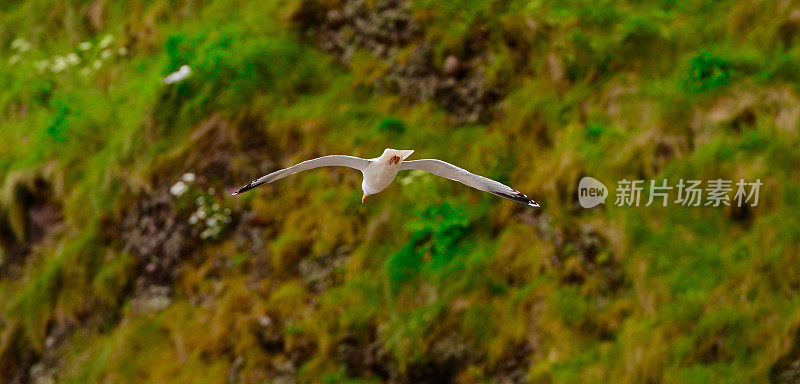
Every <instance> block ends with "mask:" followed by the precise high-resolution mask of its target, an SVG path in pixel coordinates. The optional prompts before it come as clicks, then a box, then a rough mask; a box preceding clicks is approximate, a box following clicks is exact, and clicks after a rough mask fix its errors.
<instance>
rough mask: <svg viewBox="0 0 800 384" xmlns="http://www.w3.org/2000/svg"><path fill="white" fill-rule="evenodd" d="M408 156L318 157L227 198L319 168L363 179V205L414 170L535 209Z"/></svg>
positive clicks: (482, 181) (504, 191)
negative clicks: (354, 173)
mask: <svg viewBox="0 0 800 384" xmlns="http://www.w3.org/2000/svg"><path fill="white" fill-rule="evenodd" d="M412 153H414V150H411V149H409V150H398V149H390V148H386V149H385V150H384V151H383V154H382V155H381V156H380V157H376V158H374V159H362V158H360V157H355V156H345V155H331V156H323V157H318V158H316V159H311V160H306V161H304V162H302V163H299V164H297V165H294V166H291V167H289V168H284V169H281V170H279V171H275V172H272V173H270V174H269V175H266V176H262V177H260V178H258V179H256V180H253V181H252V182H250V184H247V185H245V186H244V187H242V188H239V190H237V191H235V192H232V193H231V196H235V195H238V194H240V193H242V192H245V191H249V190H251V189H253V188H255V187H258V186H259V185H262V184H266V183H271V182H273V181H275V180H278V179H282V178H284V177H286V176H289V175H292V174H295V173H297V172H302V171H307V170H309V169H314V168H320V167H348V168H353V169H357V170H359V171H361V173H362V174H363V175H364V181H362V182H361V189H362V190H363V191H364V195H363V196H362V197H361V202H362V203H363V202H364V200H366V198H367V196H369V195H374V194H376V193H378V192H380V191H383V190H384V189H386V187H388V186H389V184H391V183H392V181H393V180H394V178H395V176H397V173H398V172H400V171H406V170H411V169H418V170H420V171H425V172H430V173H432V174H434V175H437V176H441V177H446V178H448V179H450V180H455V181H458V182H459V183H461V184H464V185H467V186H470V187H472V188H475V189H478V190H481V191H484V192H489V193H491V194H495V195H497V196H500V197H502V198H506V199H509V200H513V201H516V202H518V203H522V204H525V205H529V206H531V207H538V206H539V204H537V203H536V202H535V201H533V200H531V199H529V198H528V196H525V195H523V194H522V193H520V192H518V191H516V190H514V189H513V188H511V187H509V186H507V185H504V184H502V183H499V182H497V181H494V180H492V179H487V178H485V177H483V176H479V175H476V174H473V173H470V172H469V171H466V170H464V169H461V168H459V167H456V166H455V165H453V164H450V163H447V162H444V161H442V160H436V159H422V160H411V161H406V158H408V157H409V156H411V154H412Z"/></svg>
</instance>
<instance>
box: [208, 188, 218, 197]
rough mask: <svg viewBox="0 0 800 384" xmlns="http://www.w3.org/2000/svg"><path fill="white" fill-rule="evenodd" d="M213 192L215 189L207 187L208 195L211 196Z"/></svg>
mask: <svg viewBox="0 0 800 384" xmlns="http://www.w3.org/2000/svg"><path fill="white" fill-rule="evenodd" d="M215 192H216V191H215V190H214V188H209V189H208V194H209V195H212V196H213V195H214V193H215Z"/></svg>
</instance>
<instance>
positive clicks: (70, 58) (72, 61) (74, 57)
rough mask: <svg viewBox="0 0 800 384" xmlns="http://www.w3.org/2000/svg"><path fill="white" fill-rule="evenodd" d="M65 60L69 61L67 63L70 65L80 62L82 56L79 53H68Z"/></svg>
mask: <svg viewBox="0 0 800 384" xmlns="http://www.w3.org/2000/svg"><path fill="white" fill-rule="evenodd" d="M65 60H66V61H67V64H69V65H70V66H75V65H78V63H80V62H81V58H80V57H78V55H76V54H75V53H70V54H68V55H67V56H66V57H65Z"/></svg>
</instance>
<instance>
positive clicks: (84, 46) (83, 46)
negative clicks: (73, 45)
mask: <svg viewBox="0 0 800 384" xmlns="http://www.w3.org/2000/svg"><path fill="white" fill-rule="evenodd" d="M78 49H80V50H81V51H88V50H90V49H92V42H91V41H84V42H81V43H80V44H78Z"/></svg>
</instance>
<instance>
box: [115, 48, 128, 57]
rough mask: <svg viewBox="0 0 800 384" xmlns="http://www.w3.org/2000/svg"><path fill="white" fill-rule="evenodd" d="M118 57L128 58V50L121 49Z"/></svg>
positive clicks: (118, 51)
mask: <svg viewBox="0 0 800 384" xmlns="http://www.w3.org/2000/svg"><path fill="white" fill-rule="evenodd" d="M117 55H120V56H128V48H125V47H119V49H118V50H117Z"/></svg>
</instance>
